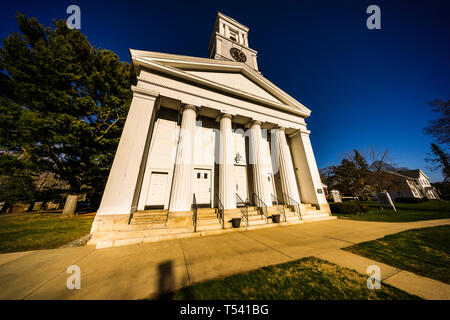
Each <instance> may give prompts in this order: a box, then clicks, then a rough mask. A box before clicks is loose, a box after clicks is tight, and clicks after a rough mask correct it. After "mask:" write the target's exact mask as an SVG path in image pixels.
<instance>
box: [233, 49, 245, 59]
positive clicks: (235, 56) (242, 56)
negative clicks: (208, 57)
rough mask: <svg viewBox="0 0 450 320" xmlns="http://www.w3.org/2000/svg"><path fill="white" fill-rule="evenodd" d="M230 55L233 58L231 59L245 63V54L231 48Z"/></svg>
mask: <svg viewBox="0 0 450 320" xmlns="http://www.w3.org/2000/svg"><path fill="white" fill-rule="evenodd" d="M230 54H231V56H232V57H233V59H234V60H236V61H239V62H245V61H247V57H246V56H245V54H244V53H243V52H242V50H239V49H238V48H231V49H230Z"/></svg>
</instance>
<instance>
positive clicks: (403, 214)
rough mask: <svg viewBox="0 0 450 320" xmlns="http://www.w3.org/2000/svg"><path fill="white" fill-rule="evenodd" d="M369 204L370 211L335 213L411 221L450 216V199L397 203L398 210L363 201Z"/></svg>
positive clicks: (342, 215)
mask: <svg viewBox="0 0 450 320" xmlns="http://www.w3.org/2000/svg"><path fill="white" fill-rule="evenodd" d="M362 203H364V204H366V205H368V206H369V209H370V210H369V212H367V213H358V214H333V215H335V216H337V217H338V218H340V219H351V220H360V221H379V222H409V221H420V220H433V219H449V218H450V201H448V200H440V201H438V200H431V201H427V202H422V203H396V204H395V207H396V209H397V212H394V211H393V210H392V208H386V207H385V208H384V210H381V208H380V206H379V204H378V202H376V201H367V202H362Z"/></svg>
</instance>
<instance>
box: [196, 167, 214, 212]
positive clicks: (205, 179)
mask: <svg viewBox="0 0 450 320" xmlns="http://www.w3.org/2000/svg"><path fill="white" fill-rule="evenodd" d="M211 181H212V180H211V169H194V187H193V192H194V194H195V200H196V201H197V204H210V203H211Z"/></svg>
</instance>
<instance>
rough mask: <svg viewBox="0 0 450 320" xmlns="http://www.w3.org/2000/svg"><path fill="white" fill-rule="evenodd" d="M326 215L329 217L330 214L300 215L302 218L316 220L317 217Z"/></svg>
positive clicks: (320, 217) (325, 216)
mask: <svg viewBox="0 0 450 320" xmlns="http://www.w3.org/2000/svg"><path fill="white" fill-rule="evenodd" d="M328 217H330V215H329V214H328V213H318V214H305V215H302V218H303V220H317V219H322V218H328Z"/></svg>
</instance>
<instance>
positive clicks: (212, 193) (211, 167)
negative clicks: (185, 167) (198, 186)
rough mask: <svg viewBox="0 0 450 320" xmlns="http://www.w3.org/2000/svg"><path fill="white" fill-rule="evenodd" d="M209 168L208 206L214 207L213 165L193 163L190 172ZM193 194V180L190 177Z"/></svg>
mask: <svg viewBox="0 0 450 320" xmlns="http://www.w3.org/2000/svg"><path fill="white" fill-rule="evenodd" d="M196 169H198V170H211V180H210V182H209V183H210V189H211V192H210V193H209V203H210V208H214V177H215V175H214V173H215V172H214V166H202V165H193V169H192V174H194V172H195V170H196ZM193 195H194V180H193V179H192V196H193Z"/></svg>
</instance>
